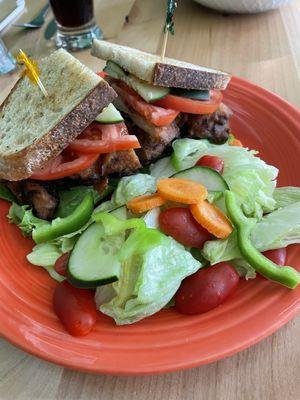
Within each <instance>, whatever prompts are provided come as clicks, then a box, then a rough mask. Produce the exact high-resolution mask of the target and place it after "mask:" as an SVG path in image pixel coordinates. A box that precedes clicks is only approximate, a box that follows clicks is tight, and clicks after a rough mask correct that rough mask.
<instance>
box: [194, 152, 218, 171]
mask: <svg viewBox="0 0 300 400" xmlns="http://www.w3.org/2000/svg"><path fill="white" fill-rule="evenodd" d="M196 165H199V166H200V167H209V168H212V169H214V170H216V171H217V172H219V174H223V171H224V161H223V160H222V158H220V157H217V156H203V157H201V158H200V160H198V161H197V163H196Z"/></svg>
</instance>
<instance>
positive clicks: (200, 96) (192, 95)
mask: <svg viewBox="0 0 300 400" xmlns="http://www.w3.org/2000/svg"><path fill="white" fill-rule="evenodd" d="M171 94H173V95H174V96H179V97H184V98H186V99H191V100H202V101H203V100H209V99H210V93H209V90H187V89H178V88H173V89H172V90H171Z"/></svg>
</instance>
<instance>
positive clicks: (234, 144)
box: [229, 138, 244, 147]
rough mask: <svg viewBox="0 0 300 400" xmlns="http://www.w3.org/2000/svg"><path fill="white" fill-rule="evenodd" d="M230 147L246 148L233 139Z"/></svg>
mask: <svg viewBox="0 0 300 400" xmlns="http://www.w3.org/2000/svg"><path fill="white" fill-rule="evenodd" d="M229 146H236V147H244V146H243V143H242V142H241V141H240V140H239V139H236V138H234V139H232V141H231V142H230V143H229Z"/></svg>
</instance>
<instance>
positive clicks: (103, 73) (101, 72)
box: [97, 71, 107, 78]
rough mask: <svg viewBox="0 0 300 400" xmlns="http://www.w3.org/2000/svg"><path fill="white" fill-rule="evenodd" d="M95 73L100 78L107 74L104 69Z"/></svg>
mask: <svg viewBox="0 0 300 400" xmlns="http://www.w3.org/2000/svg"><path fill="white" fill-rule="evenodd" d="M97 75H98V76H100V78H105V77H106V76H107V73H106V72H104V71H99V72H97Z"/></svg>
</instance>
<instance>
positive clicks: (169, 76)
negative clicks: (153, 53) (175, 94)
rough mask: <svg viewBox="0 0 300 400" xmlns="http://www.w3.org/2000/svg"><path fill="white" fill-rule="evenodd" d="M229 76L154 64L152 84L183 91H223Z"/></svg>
mask: <svg viewBox="0 0 300 400" xmlns="http://www.w3.org/2000/svg"><path fill="white" fill-rule="evenodd" d="M230 79H231V75H229V74H226V73H225V72H224V73H219V72H218V73H212V72H207V71H199V70H197V69H191V68H184V67H179V66H175V65H171V64H164V63H156V65H155V68H154V71H153V82H152V83H153V84H154V85H158V86H165V87H177V88H183V89H198V90H209V89H211V88H214V89H220V90H224V89H226V87H227V85H228V83H229V82H230Z"/></svg>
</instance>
